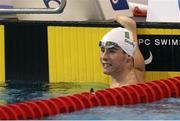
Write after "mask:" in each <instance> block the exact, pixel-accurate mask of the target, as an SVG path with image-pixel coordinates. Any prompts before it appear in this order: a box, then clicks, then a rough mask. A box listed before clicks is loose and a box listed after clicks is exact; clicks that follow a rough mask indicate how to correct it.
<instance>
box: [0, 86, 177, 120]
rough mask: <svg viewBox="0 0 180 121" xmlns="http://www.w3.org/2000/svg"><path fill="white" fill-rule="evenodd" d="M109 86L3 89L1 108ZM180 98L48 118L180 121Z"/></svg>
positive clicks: (0, 90) (88, 110) (0, 101)
mask: <svg viewBox="0 0 180 121" xmlns="http://www.w3.org/2000/svg"><path fill="white" fill-rule="evenodd" d="M107 87H108V85H106V84H94V83H78V84H77V83H58V84H45V85H37V84H35V85H25V86H24V85H13V86H12V85H4V86H0V105H4V104H9V103H16V102H22V101H26V100H36V99H47V98H51V97H59V96H61V95H67V94H74V93H80V92H82V91H89V90H90V88H94V90H95V91H96V90H98V89H105V88H107ZM179 114H180V98H166V99H162V100H160V101H156V102H153V103H146V104H136V105H127V106H110V107H96V108H91V109H85V110H81V111H76V112H72V113H66V114H58V115H55V116H49V117H45V118H44V119H47V120H49V119H52V120H79V119H81V120H121V119H123V120H133V119H135V120H149V119H150V120H180V115H179Z"/></svg>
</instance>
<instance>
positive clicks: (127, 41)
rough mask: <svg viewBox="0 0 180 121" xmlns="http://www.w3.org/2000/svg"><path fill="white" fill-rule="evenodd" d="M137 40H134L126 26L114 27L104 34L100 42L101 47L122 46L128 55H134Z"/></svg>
mask: <svg viewBox="0 0 180 121" xmlns="http://www.w3.org/2000/svg"><path fill="white" fill-rule="evenodd" d="M136 44H137V43H136V42H133V36H132V33H131V32H130V31H129V30H127V29H125V28H121V27H118V28H114V29H112V30H111V31H109V32H108V33H106V34H105V35H104V37H103V38H102V40H101V41H100V43H99V46H100V47H105V48H112V47H115V46H116V45H117V46H119V47H121V48H122V49H123V50H124V52H126V53H127V54H128V55H130V56H132V57H133V55H134V51H135V49H136Z"/></svg>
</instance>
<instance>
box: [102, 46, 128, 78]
mask: <svg viewBox="0 0 180 121" xmlns="http://www.w3.org/2000/svg"><path fill="white" fill-rule="evenodd" d="M100 48H101V52H100V61H101V64H102V67H103V72H104V74H107V75H114V74H116V73H120V72H121V71H122V70H123V69H124V65H125V64H126V62H127V54H126V53H125V52H124V51H123V50H122V49H121V48H120V47H112V48H106V47H100Z"/></svg>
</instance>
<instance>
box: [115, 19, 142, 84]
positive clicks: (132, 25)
mask: <svg viewBox="0 0 180 121" xmlns="http://www.w3.org/2000/svg"><path fill="white" fill-rule="evenodd" d="M115 20H116V21H117V22H118V23H119V24H120V25H122V26H123V27H124V28H126V29H128V30H129V31H131V32H132V36H133V41H135V42H137V43H138V39H137V27H136V22H135V21H134V20H133V19H131V18H129V17H126V16H116V18H115ZM137 45H138V44H137ZM134 68H135V70H136V74H137V78H138V79H139V80H141V82H143V81H144V72H145V63H144V57H143V56H142V54H141V51H140V50H139V47H138V46H137V49H136V51H135V53H134Z"/></svg>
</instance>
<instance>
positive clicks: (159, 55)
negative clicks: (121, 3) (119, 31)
mask: <svg viewBox="0 0 180 121" xmlns="http://www.w3.org/2000/svg"><path fill="white" fill-rule="evenodd" d="M137 25H138V39H139V41H140V49H141V51H142V54H143V56H144V58H145V59H148V58H150V53H151V54H152V58H151V61H149V63H148V64H147V65H146V73H145V81H150V80H158V79H161V78H168V77H174V76H178V75H180V72H179V71H180V64H179V62H180V54H179V52H180V48H179V46H180V25H179V24H171V23H148V22H147V23H143V22H140V23H137ZM118 26H119V25H118V24H117V23H114V22H106V23H103V22H76V23H74V22H41V21H28V22H27V21H18V22H8V21H4V22H0V82H1V83H5V82H6V81H7V80H25V81H29V82H30V81H32V80H42V81H45V82H51V83H56V82H103V83H109V82H110V79H109V77H108V76H106V75H104V74H103V73H102V69H101V66H100V62H99V48H98V41H99V40H100V39H101V37H102V36H103V34H105V33H106V32H107V31H108V30H110V29H111V28H113V27H118Z"/></svg>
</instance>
